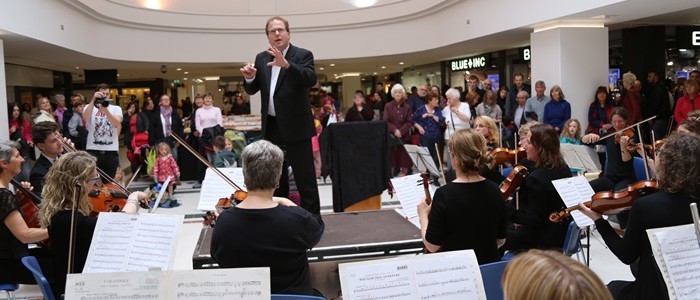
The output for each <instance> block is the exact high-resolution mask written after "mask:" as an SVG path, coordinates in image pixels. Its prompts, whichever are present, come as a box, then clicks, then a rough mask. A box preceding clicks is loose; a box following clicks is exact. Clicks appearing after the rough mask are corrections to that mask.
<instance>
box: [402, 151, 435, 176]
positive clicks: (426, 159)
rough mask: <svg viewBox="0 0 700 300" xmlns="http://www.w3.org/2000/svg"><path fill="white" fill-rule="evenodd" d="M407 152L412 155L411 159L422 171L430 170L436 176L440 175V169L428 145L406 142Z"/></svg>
mask: <svg viewBox="0 0 700 300" xmlns="http://www.w3.org/2000/svg"><path fill="white" fill-rule="evenodd" d="M404 148H406V153H408V156H409V157H411V161H413V164H414V165H415V166H416V168H418V170H419V171H421V172H429V173H430V174H433V175H435V176H440V170H438V167H437V166H436V165H435V161H433V157H432V156H431V155H430V151H428V148H427V147H423V146H417V145H409V144H405V145H404Z"/></svg>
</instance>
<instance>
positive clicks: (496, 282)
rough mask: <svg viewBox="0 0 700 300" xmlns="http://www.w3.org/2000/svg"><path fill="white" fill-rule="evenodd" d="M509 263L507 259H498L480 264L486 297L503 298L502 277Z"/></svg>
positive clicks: (498, 299) (497, 299) (491, 298)
mask: <svg viewBox="0 0 700 300" xmlns="http://www.w3.org/2000/svg"><path fill="white" fill-rule="evenodd" d="M507 264H508V262H507V261H497V262H492V263H488V264H483V265H480V266H479V270H480V271H481V280H482V281H483V282H484V290H486V299H489V300H493V299H496V300H500V299H503V287H502V286H501V277H503V270H505V269H506V265H507Z"/></svg>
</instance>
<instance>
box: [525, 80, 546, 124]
mask: <svg viewBox="0 0 700 300" xmlns="http://www.w3.org/2000/svg"><path fill="white" fill-rule="evenodd" d="M546 89H547V87H546V86H545V84H544V81H542V80H538V81H537V82H535V95H533V96H532V97H530V99H527V102H525V118H527V121H528V122H530V121H542V120H543V118H544V107H545V106H546V105H547V103H549V101H550V100H551V99H550V98H549V96H546V95H545V94H544V91H545V90H546Z"/></svg>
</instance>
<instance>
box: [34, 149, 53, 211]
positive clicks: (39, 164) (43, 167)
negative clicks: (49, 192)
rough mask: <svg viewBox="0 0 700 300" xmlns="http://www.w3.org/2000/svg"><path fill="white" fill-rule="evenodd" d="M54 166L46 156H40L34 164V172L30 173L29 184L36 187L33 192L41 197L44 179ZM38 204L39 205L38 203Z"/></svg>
mask: <svg viewBox="0 0 700 300" xmlns="http://www.w3.org/2000/svg"><path fill="white" fill-rule="evenodd" d="M51 166H53V164H52V163H51V161H49V159H48V158H46V156H44V154H39V157H38V158H37V159H36V162H34V166H32V170H31V171H30V172H29V183H30V184H31V185H32V187H34V189H33V190H32V192H34V194H36V195H37V196H39V197H41V192H42V191H43V190H44V178H45V177H46V174H47V173H49V169H51ZM37 204H38V203H37Z"/></svg>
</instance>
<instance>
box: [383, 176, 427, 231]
mask: <svg viewBox="0 0 700 300" xmlns="http://www.w3.org/2000/svg"><path fill="white" fill-rule="evenodd" d="M422 180H423V179H422V178H421V177H420V174H413V175H408V176H403V177H395V178H392V179H391V185H392V186H394V191H395V192H396V198H398V199H399V202H400V203H401V207H402V208H403V216H404V217H406V219H407V220H408V221H409V222H411V223H413V225H416V227H418V228H420V224H419V223H418V209H417V206H418V203H420V202H421V201H423V199H424V198H425V191H424V190H423V184H422ZM429 189H430V198H431V199H432V198H433V195H435V187H434V186H433V185H432V184H431V185H430V188H429ZM397 212H398V211H397Z"/></svg>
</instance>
